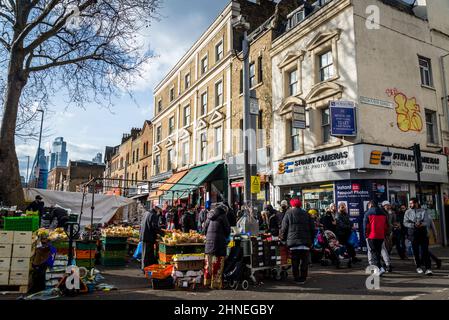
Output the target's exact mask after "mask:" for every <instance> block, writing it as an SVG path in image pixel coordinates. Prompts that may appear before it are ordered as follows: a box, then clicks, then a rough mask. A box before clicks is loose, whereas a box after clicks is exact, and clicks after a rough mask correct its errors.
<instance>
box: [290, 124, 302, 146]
mask: <svg viewBox="0 0 449 320" xmlns="http://www.w3.org/2000/svg"><path fill="white" fill-rule="evenodd" d="M300 133H301V129H298V128H294V127H293V120H291V121H290V139H291V140H290V142H291V148H290V149H291V150H290V151H291V152H296V151H299V150H301V145H300V142H301V141H300Z"/></svg>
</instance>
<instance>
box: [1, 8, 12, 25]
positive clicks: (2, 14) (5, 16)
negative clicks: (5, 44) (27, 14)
mask: <svg viewBox="0 0 449 320" xmlns="http://www.w3.org/2000/svg"><path fill="white" fill-rule="evenodd" d="M0 17H3V18H5V19H6V20H8V21H9V22H10V23H11V24H12V25H14V20H13V19H12V18H11V17H10V16H8V15H7V14H6V13H3V12H1V11H0Z"/></svg>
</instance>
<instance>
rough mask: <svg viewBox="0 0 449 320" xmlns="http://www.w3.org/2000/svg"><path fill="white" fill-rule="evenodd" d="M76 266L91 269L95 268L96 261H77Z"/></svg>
mask: <svg viewBox="0 0 449 320" xmlns="http://www.w3.org/2000/svg"><path fill="white" fill-rule="evenodd" d="M76 265H77V266H78V267H84V268H89V267H95V259H91V260H89V259H81V260H78V259H77V260H76Z"/></svg>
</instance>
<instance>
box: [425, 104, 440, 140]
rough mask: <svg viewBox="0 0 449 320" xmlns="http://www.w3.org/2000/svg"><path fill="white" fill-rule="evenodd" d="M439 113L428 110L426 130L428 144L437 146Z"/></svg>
mask: <svg viewBox="0 0 449 320" xmlns="http://www.w3.org/2000/svg"><path fill="white" fill-rule="evenodd" d="M436 127H437V113H436V112H435V111H432V110H426V129H427V143H433V144H436V143H438V142H437V132H436Z"/></svg>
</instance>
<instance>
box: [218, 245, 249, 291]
mask: <svg viewBox="0 0 449 320" xmlns="http://www.w3.org/2000/svg"><path fill="white" fill-rule="evenodd" d="M250 277H251V273H250V271H249V269H248V267H247V266H246V264H245V261H244V256H243V248H242V247H241V246H240V243H238V242H236V245H235V246H234V247H232V248H231V252H230V253H229V255H228V257H227V258H226V260H225V264H224V268H223V288H225V289H228V288H230V289H233V290H238V289H239V287H240V288H242V289H243V290H248V288H249V280H250Z"/></svg>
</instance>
